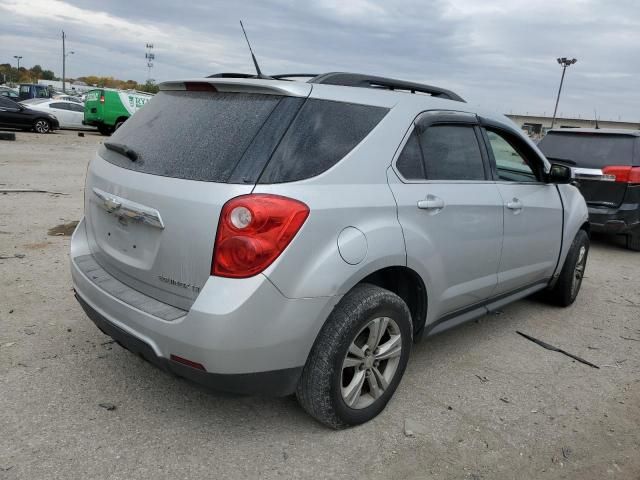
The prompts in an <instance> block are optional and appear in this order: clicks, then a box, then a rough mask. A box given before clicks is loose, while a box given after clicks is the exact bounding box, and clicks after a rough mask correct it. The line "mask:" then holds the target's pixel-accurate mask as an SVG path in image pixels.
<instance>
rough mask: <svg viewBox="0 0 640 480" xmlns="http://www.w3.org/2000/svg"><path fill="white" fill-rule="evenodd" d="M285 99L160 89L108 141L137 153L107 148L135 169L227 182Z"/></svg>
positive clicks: (107, 154) (106, 154) (109, 156)
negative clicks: (132, 157)
mask: <svg viewBox="0 0 640 480" xmlns="http://www.w3.org/2000/svg"><path fill="white" fill-rule="evenodd" d="M281 98H282V97H280V96H276V95H258V94H250V93H215V92H171V91H166V92H160V93H158V94H157V95H156V96H155V97H154V98H153V99H151V100H150V101H149V102H148V103H147V104H146V105H145V106H144V107H143V108H141V109H140V110H139V111H138V112H136V113H135V114H134V115H133V116H132V117H131V118H130V119H129V120H127V121H126V122H125V123H124V125H123V126H122V127H120V128H119V129H118V130H117V131H116V133H115V134H114V135H113V136H112V137H111V138H110V139H109V140H108V141H109V142H113V143H121V144H124V145H126V146H127V147H129V148H130V149H132V150H134V151H135V152H136V153H137V154H138V157H139V158H138V160H136V161H135V162H132V161H131V160H129V159H128V158H127V157H125V156H122V155H119V154H117V153H115V152H112V151H110V150H107V149H105V148H104V147H102V148H101V150H100V155H101V156H102V157H103V158H105V159H106V160H107V161H109V162H111V163H113V164H115V165H118V166H121V167H124V168H128V169H130V170H136V171H139V172H143V173H150V174H154V175H162V176H168V177H175V178H183V179H188V180H202V181H209V182H226V181H227V180H228V179H229V176H230V175H231V173H232V172H233V170H234V168H235V166H236V165H237V164H238V162H239V161H240V159H241V158H242V156H243V154H244V152H245V151H246V150H247V147H248V146H249V144H250V143H251V142H252V140H253V139H254V137H255V136H256V134H257V132H258V131H259V130H260V128H261V127H262V125H263V124H264V123H265V120H266V119H267V118H268V117H269V115H270V114H271V112H272V111H273V109H274V108H275V107H276V105H278V103H279V102H280V99H281Z"/></svg>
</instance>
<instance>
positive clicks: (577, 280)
mask: <svg viewBox="0 0 640 480" xmlns="http://www.w3.org/2000/svg"><path fill="white" fill-rule="evenodd" d="M586 264H587V247H585V246H584V245H582V246H581V247H580V251H579V252H578V260H577V261H576V266H575V268H574V270H573V279H572V281H571V297H572V298H575V297H576V295H578V291H579V290H580V285H581V284H582V278H583V277H584V269H585V267H586Z"/></svg>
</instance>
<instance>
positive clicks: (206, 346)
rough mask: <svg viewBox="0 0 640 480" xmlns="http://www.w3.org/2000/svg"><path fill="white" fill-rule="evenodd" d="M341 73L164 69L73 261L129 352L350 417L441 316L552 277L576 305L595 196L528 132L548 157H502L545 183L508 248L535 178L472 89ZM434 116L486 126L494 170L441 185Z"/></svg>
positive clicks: (91, 303)
mask: <svg viewBox="0 0 640 480" xmlns="http://www.w3.org/2000/svg"><path fill="white" fill-rule="evenodd" d="M330 80H331V79H329V81H325V82H317V83H307V82H292V81H275V80H264V79H253V80H252V79H230V78H218V79H199V80H195V81H183V82H169V83H165V84H163V85H162V86H161V91H160V93H159V94H158V95H157V96H156V97H155V98H154V99H153V100H152V101H150V102H149V103H148V104H147V105H146V106H145V107H144V108H143V109H141V110H140V111H139V112H138V113H136V115H134V116H133V117H132V118H131V119H129V120H128V121H127V122H126V123H125V124H124V125H123V126H122V127H121V128H120V129H118V131H117V132H116V133H115V134H114V135H113V136H112V137H111V138H110V139H109V140H108V141H106V142H105V144H104V145H103V146H102V147H101V148H100V149H99V151H98V153H97V155H96V157H95V158H94V159H93V160H92V161H91V163H90V166H89V169H88V172H87V179H86V188H85V216H84V218H83V220H82V221H81V222H80V224H79V226H78V228H77V230H76V231H75V233H74V235H73V238H72V244H71V266H72V276H73V282H74V287H75V291H76V296H77V298H78V301H79V302H80V303H81V305H82V306H83V308H84V309H85V311H86V312H87V314H88V315H89V317H90V318H91V319H92V320H93V321H94V322H95V323H96V325H97V326H98V327H99V328H100V329H101V330H103V331H104V332H105V333H106V334H108V335H110V336H112V337H113V338H114V339H116V340H117V341H118V342H119V343H121V344H122V345H123V346H125V347H126V348H128V349H129V350H131V351H132V352H135V353H138V354H140V355H142V356H143V357H145V358H146V359H147V360H149V361H151V362H152V363H155V364H156V365H158V366H160V367H162V368H165V369H167V370H170V371H172V372H174V373H177V374H178V375H181V376H184V377H187V378H190V379H192V380H194V381H197V382H199V383H202V384H205V385H210V386H212V387H214V388H216V389H221V390H228V391H234V392H240V393H248V394H253V393H269V394H273V395H287V394H290V393H294V392H295V393H296V394H297V396H298V399H299V400H300V402H301V404H302V405H303V407H304V408H305V409H306V410H307V411H308V412H309V413H311V414H312V415H313V416H314V417H316V418H317V419H319V420H321V421H322V422H324V423H325V424H327V425H330V426H333V427H340V426H345V425H353V424H358V423H362V422H364V421H367V420H369V419H371V418H373V417H374V416H376V415H377V414H378V413H379V412H380V411H382V409H383V408H384V407H385V405H386V403H387V402H388V401H389V399H390V398H391V396H392V395H393V393H394V391H395V389H396V387H397V385H398V384H399V382H400V379H401V377H402V374H403V371H404V369H405V366H406V364H407V360H408V356H409V351H410V349H411V343H412V340H413V339H414V338H417V337H419V336H420V335H422V334H423V333H424V332H425V331H427V330H429V333H435V332H437V331H441V330H443V329H444V328H446V326H453V325H454V324H456V323H460V322H461V321H464V320H468V319H470V318H475V317H477V316H478V315H481V314H483V313H485V312H486V311H487V308H489V307H488V306H490V305H493V304H495V305H498V304H500V305H502V304H504V303H505V302H506V301H510V300H514V299H517V298H521V297H522V296H525V295H527V294H530V293H533V292H534V291H536V290H540V289H542V288H546V287H547V286H549V285H554V284H555V283H558V284H559V285H560V286H561V288H562V289H563V292H566V294H565V295H564V296H563V297H562V298H563V302H564V303H565V304H569V303H571V302H573V300H574V299H575V295H577V289H575V288H574V287H576V285H577V288H578V289H579V286H580V283H579V281H578V280H576V279H577V278H578V275H577V274H575V276H574V270H571V271H570V272H568V273H565V271H564V269H563V270H562V272H561V269H562V266H563V264H565V263H566V262H565V258H569V259H570V260H571V262H573V263H571V262H569V263H571V264H570V265H569V267H570V268H571V269H574V268H575V269H578V268H582V269H584V264H585V263H586V252H587V248H588V243H585V242H586V240H584V238H586V236H584V238H583V237H580V239H581V242H582V243H579V244H576V245H571V248H569V247H568V246H565V245H563V243H562V238H563V235H565V237H566V238H570V239H573V238H574V237H575V236H576V231H577V230H578V229H579V228H580V227H581V225H582V224H583V223H584V222H586V208H584V201H583V200H582V199H581V197H580V196H579V194H577V195H576V194H575V192H577V190H575V188H573V187H570V186H569V185H564V186H565V187H567V188H568V189H567V190H566V192H565V193H564V194H563V195H564V198H563V200H562V201H561V200H560V194H559V193H558V192H559V191H558V189H557V186H555V185H553V184H551V183H545V182H544V181H542V178H543V177H544V176H545V175H547V173H545V171H546V172H549V165H548V163H546V160H544V157H542V156H538V153H536V152H535V151H534V149H535V147H533V146H526V148H530V149H532V150H530V152H531V155H533V156H535V157H536V158H535V162H538V163H537V164H536V165H532V166H531V168H529V167H527V165H526V162H525V161H524V160H520V159H519V160H518V161H516V160H513V158H514V157H513V154H512V153H509V152H508V153H507V154H508V155H510V157H509V159H508V160H507V163H508V165H507V166H508V168H507V169H506V170H505V171H510V172H511V173H509V174H508V175H510V177H509V178H507V180H509V181H510V182H511V181H513V178H511V177H514V178H515V180H516V181H517V182H519V184H521V183H524V184H530V185H528V186H526V187H523V188H526V189H527V190H526V192H525V193H526V197H523V198H524V202H525V206H524V213H523V207H522V205H521V204H520V203H516V202H515V200H517V199H516V198H515V197H514V198H513V202H511V203H514V204H515V205H516V206H515V207H514V208H515V210H513V213H511V211H508V210H505V211H507V212H509V213H508V214H509V215H515V216H514V217H513V218H514V219H516V220H517V222H516V223H514V224H513V227H509V228H511V230H512V232H511V233H510V234H509V235H511V236H512V238H516V236H520V237H522V238H524V237H526V236H530V237H531V238H532V239H533V240H535V241H533V240H532V242H530V244H529V245H523V244H522V242H517V243H516V242H514V243H513V247H511V246H509V245H506V246H504V247H503V223H504V222H503V220H502V215H503V210H504V209H503V200H502V199H501V196H500V195H501V194H500V191H499V187H500V188H504V189H505V192H506V193H505V194H508V195H510V198H509V199H508V200H509V201H511V200H512V199H511V196H514V195H516V192H517V191H518V190H517V189H514V187H512V186H510V185H503V186H501V185H496V181H495V180H493V179H492V178H491V176H492V175H493V173H492V170H491V167H490V163H489V160H490V155H489V154H488V152H487V151H485V149H484V147H482V149H481V147H480V145H481V144H484V140H483V139H482V138H481V131H480V127H479V124H478V122H479V118H480V117H478V116H476V114H475V113H461V112H458V110H462V107H464V106H465V104H464V103H461V102H460V100H461V99H460V98H459V97H457V96H455V94H452V93H451V92H447V91H446V90H438V89H434V90H431V91H430V93H431V94H432V95H431V96H428V95H412V94H409V93H399V92H394V91H390V90H389V89H381V88H354V87H352V86H351V87H350V86H338V85H331V84H330V83H331V81H330ZM327 83H329V84H327ZM413 88H414V87H411V88H409V90H411V89H413ZM447 97H448V98H449V99H447ZM466 111H467V112H468V110H466ZM425 112H426V114H425ZM438 112H440V113H438ZM442 112H444V113H442ZM420 115H422V116H423V117H424V116H425V115H426V117H425V118H426V120H428V121H429V122H434V121H435V120H434V119H438V118H439V119H441V120H442V119H444V120H442V121H445V122H448V124H451V123H453V124H456V125H462V133H464V135H463V136H458V137H456V136H455V135H458V133H460V132H458V130H459V129H458V127H455V128H454V129H453V132H454V134H455V135H454V137H451V138H452V139H453V141H454V144H453V145H452V146H450V147H446V148H447V149H448V150H442V148H441V147H439V146H438V145H439V144H437V143H436V144H434V145H435V147H434V148H438V149H440V151H441V153H442V154H443V155H449V153H451V152H453V150H456V148H457V147H456V145H455V142H458V143H459V142H460V141H459V140H456V139H457V138H461V139H462V138H464V139H467V140H464V141H468V140H469V139H471V140H469V141H472V142H473V145H472V144H469V145H471V147H472V149H476V150H475V153H473V152H472V154H469V153H468V151H469V149H468V146H464V149H465V150H460V151H461V152H462V154H463V155H468V158H469V159H470V161H473V162H479V163H477V165H478V166H479V167H478V168H476V169H475V170H474V171H470V170H469V169H467V168H465V167H463V166H461V165H457V166H455V168H454V170H456V169H457V171H459V172H461V174H463V175H467V176H468V175H471V174H473V175H477V177H474V176H473V175H472V176H471V177H469V178H468V179H463V180H462V182H458V181H456V182H453V183H456V184H457V186H453V187H451V185H450V183H451V182H444V183H443V182H442V181H436V182H434V183H433V185H432V187H433V190H432V191H433V192H434V193H437V194H438V195H439V196H435V197H434V196H432V195H426V196H425V193H424V191H425V190H424V188H425V184H424V183H421V182H420V181H419V180H414V179H412V178H411V177H412V175H413V174H414V173H416V172H417V170H416V168H414V167H407V162H408V161H413V160H412V159H413V158H414V157H415V152H417V150H415V148H414V149H413V150H412V148H413V147H412V145H413V143H412V141H413V140H412V138H413V135H415V134H412V131H414V129H415V132H418V131H419V125H418V124H417V123H416V126H415V127H414V121H415V120H416V118H419V116H420ZM465 122H471V123H465ZM456 129H458V130H456ZM430 131H433V132H436V131H437V129H433V130H430ZM444 131H445V130H443V132H444ZM514 131H515V132H517V130H514ZM440 135H441V134H440V133H438V137H434V138H439V136H440ZM509 135H512V133H509ZM509 135H507V138H510V137H509ZM488 144H489V140H488V139H487V145H488ZM505 145H507V144H506V141H505ZM443 148H444V147H443ZM501 148H502V149H503V150H504V148H506V147H504V146H501ZM496 151H497V150H496ZM401 152H403V153H402V154H401ZM447 152H449V153H447ZM412 153H413V154H414V155H413V156H411V154H412ZM418 155H419V156H420V158H421V155H420V154H419V153H418ZM399 157H401V158H399ZM491 158H493V157H491ZM407 159H409V160H407ZM419 161H420V160H419ZM509 162H511V163H509ZM510 165H511V166H510ZM407 168H408V169H407ZM429 168H431V167H429ZM493 168H494V169H495V165H494V167H493ZM514 169H515V170H514ZM498 170H500V166H498ZM470 172H471V173H470ZM474 172H475V173H474ZM514 172H515V173H514ZM418 176H419V174H418ZM406 178H409V180H406ZM465 178H466V177H465ZM536 178H537V180H536ZM523 179H524V182H523ZM497 183H498V184H499V183H500V182H497ZM505 183H506V182H505ZM534 184H535V185H534ZM447 185H449V187H447ZM465 185H466V186H465ZM574 191H575V192H574ZM474 192H476V193H474ZM468 194H472V195H475V194H481V197H478V199H479V201H480V202H481V203H480V204H478V205H472V204H471V203H469V202H470V200H469V199H470V198H471V197H469V195H468ZM441 197H442V198H441ZM443 198H444V200H443ZM416 201H417V208H416ZM528 201H531V202H537V203H531V204H530V205H529V204H527V202H528ZM563 204H564V205H565V210H564V211H563V207H562V205H563ZM505 208H506V207H505ZM508 208H512V207H508ZM443 210H444V212H445V214H442V213H441V212H442V211H443ZM527 212H529V213H527ZM572 212H573V213H572ZM504 215H507V213H505V214H504ZM563 216H565V217H566V218H564V220H563ZM430 219H433V220H430ZM401 221H404V222H405V223H404V228H403V225H401ZM425 221H426V222H427V224H425V225H421V222H425ZM429 221H435V223H434V224H433V228H431V227H429V224H428V222H429ZM416 226H417V228H418V230H420V229H421V231H417V230H415V227H416ZM563 226H564V227H563ZM505 228H506V227H505ZM527 228H528V229H529V230H530V231H525V230H526V229H527ZM563 228H564V229H565V232H564V234H563ZM567 232H569V233H567ZM583 234H584V232H583ZM567 235H570V236H567ZM576 238H577V237H576ZM574 243H575V242H574ZM585 245H586V246H585ZM510 248H511V249H512V251H511V250H509V249H510ZM517 249H520V250H517ZM501 251H502V252H503V257H504V258H505V259H506V260H507V261H506V262H505V265H507V266H508V270H505V272H504V273H503V275H504V278H503V279H500V278H499V275H500V274H501V272H499V271H498V268H499V263H500V252H501ZM522 251H527V252H528V256H525V257H523V256H522V254H521V252H522ZM578 252H579V253H580V254H578ZM574 253H575V255H574ZM527 258H528V259H527ZM460 265H466V267H465V268H462V269H460V268H459V266H460ZM566 268H568V267H566ZM566 268H565V269H566ZM576 271H578V270H576ZM581 278H582V277H581V274H580V275H579V280H580V281H581ZM572 279H573V280H572ZM567 282H569V283H570V284H571V285H569V284H568V283H567ZM569 286H571V291H569ZM555 288H556V290H557V289H558V287H555ZM428 291H429V298H428V302H427V293H428ZM483 302H484V303H483ZM490 302H498V303H490ZM500 302H501V303H500ZM427 306H428V308H427Z"/></svg>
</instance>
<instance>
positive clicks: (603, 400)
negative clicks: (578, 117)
mask: <svg viewBox="0 0 640 480" xmlns="http://www.w3.org/2000/svg"><path fill="white" fill-rule="evenodd" d="M17 137H18V138H17V141H15V142H0V188H38V189H46V190H52V191H58V192H64V193H68V195H52V194H47V193H7V194H4V195H3V194H0V256H10V257H11V258H8V259H3V260H0V327H1V328H0V479H14V478H16V479H17V478H20V479H65V480H68V479H89V478H91V479H93V478H96V479H97V478H109V479H138V478H139V479H142V478H151V477H153V478H157V479H164V478H167V479H175V478H267V479H268V478H281V477H284V478H318V479H319V478H349V479H351V478H356V479H358V478H371V479H387V478H394V479H395V478H398V479H403V480H406V479H411V478H421V479H422V478H434V479H443V478H447V479H448V478H451V479H496V478H536V479H540V478H541V479H558V478H576V479H578V478H580V479H603V478H615V479H635V480H638V479H640V254H639V253H633V252H630V251H626V250H624V249H623V248H621V247H619V246H617V245H616V244H615V243H613V242H611V241H609V240H607V239H606V238H605V239H603V238H595V239H594V240H593V244H592V250H591V255H590V259H589V264H588V268H587V275H586V278H585V280H584V283H583V286H582V292H581V293H580V296H579V297H578V300H577V302H576V304H575V305H574V306H572V307H570V308H568V309H558V308H554V307H551V306H548V305H545V304H544V303H540V302H539V301H536V300H523V301H520V302H517V303H515V304H512V305H510V306H508V307H507V308H505V309H504V310H503V311H502V312H500V313H499V314H493V315H489V316H487V317H485V318H483V319H481V320H479V321H477V322H472V323H470V324H467V325H464V326H462V327H460V328H457V329H455V330H452V331H449V332H446V333H444V334H442V335H440V336H437V337H434V338H430V339H428V340H427V341H423V342H422V343H421V344H419V345H417V346H416V347H415V348H414V351H413V353H412V358H411V360H410V362H409V367H408V369H407V372H406V374H405V377H404V379H403V381H402V383H401V385H400V388H399V389H398V391H397V392H396V394H395V397H394V399H393V400H392V401H391V402H390V403H389V405H388V407H387V409H386V410H385V412H383V413H382V414H381V415H380V416H379V417H378V418H377V419H375V420H374V421H372V422H370V423H368V424H366V425H363V426H361V427H358V428H353V429H350V430H346V431H341V432H334V431H330V430H328V429H326V428H324V427H322V426H320V425H319V424H317V423H316V422H315V421H313V420H312V419H311V418H310V417H308V416H307V415H306V414H305V413H304V412H303V411H302V410H301V409H300V407H299V406H298V405H297V403H296V401H295V400H294V399H292V398H277V399H271V398H257V397H239V396H233V395H223V394H219V393H212V392H208V391H205V390H203V389H201V388H199V387H197V386H194V385H192V384H190V383H188V382H186V381H184V380H180V379H177V378H173V377H171V376H169V375H167V374H165V373H163V372H161V371H159V370H158V369H156V368H155V367H153V366H151V365H149V364H147V363H145V362H144V361H143V360H141V359H139V358H137V357H134V356H133V355H131V354H130V353H128V352H127V351H125V350H123V349H122V348H120V347H119V346H118V345H116V344H113V343H111V342H110V341H109V338H108V337H106V336H104V335H103V334H102V333H100V332H99V331H98V329H97V328H96V327H95V326H94V325H93V324H92V323H91V322H90V321H89V320H88V319H87V318H86V316H85V315H84V313H83V312H82V310H81V308H80V306H79V305H78V304H77V303H76V301H75V300H74V298H73V295H72V290H71V280H70V275H69V268H68V257H67V255H68V251H69V237H68V236H63V235H49V234H48V231H49V229H51V228H52V227H56V226H58V225H61V224H65V223H68V222H72V221H75V220H79V219H80V217H81V215H82V208H83V206H82V203H83V202H82V190H83V181H84V174H85V170H86V165H87V161H88V160H89V159H90V158H91V156H92V155H93V153H94V151H95V149H96V146H97V144H98V143H99V142H101V141H102V140H103V138H104V137H100V136H99V135H97V134H94V133H86V134H85V137H83V138H80V137H78V136H77V134H76V133H75V132H58V133H56V134H51V135H36V134H28V133H18V134H17ZM62 230H64V229H62ZM59 233H63V232H59ZM16 254H17V255H18V256H13V255H16ZM516 330H521V331H524V332H526V333H528V334H530V335H533V336H535V337H538V338H540V339H543V340H545V341H547V342H548V343H551V344H554V345H557V346H559V347H561V348H564V349H565V350H567V351H570V352H571V353H574V354H576V355H579V356H581V357H583V358H585V359H587V360H589V361H591V362H593V363H595V364H597V365H599V366H600V367H601V368H600V369H594V368H591V367H589V366H587V365H584V364H582V363H579V362H576V361H573V360H572V359H570V358H568V357H566V356H564V355H562V354H560V353H555V352H550V351H547V350H544V349H543V348H541V347H539V346H538V345H535V344H533V343H531V342H529V341H527V340H525V339H524V338H522V337H520V336H519V335H517V334H516V333H515V332H516ZM100 404H103V406H110V405H113V406H115V409H111V410H109V409H107V408H103V406H100Z"/></svg>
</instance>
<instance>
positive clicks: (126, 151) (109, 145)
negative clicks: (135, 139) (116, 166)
mask: <svg viewBox="0 0 640 480" xmlns="http://www.w3.org/2000/svg"><path fill="white" fill-rule="evenodd" d="M104 146H105V148H106V149H107V150H111V151H112V152H116V153H119V154H120V155H124V156H125V157H127V158H128V159H129V160H131V161H132V162H135V161H136V160H137V159H138V153H137V152H136V151H135V150H132V149H130V148H129V147H127V146H126V145H123V144H122V143H113V142H104Z"/></svg>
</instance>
